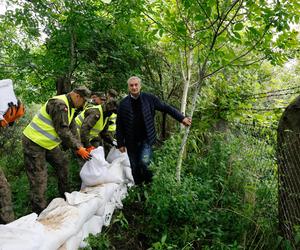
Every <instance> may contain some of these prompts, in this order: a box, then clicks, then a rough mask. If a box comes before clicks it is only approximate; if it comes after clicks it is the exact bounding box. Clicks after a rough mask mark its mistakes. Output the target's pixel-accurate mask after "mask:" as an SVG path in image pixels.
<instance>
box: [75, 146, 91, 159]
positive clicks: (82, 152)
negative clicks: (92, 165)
mask: <svg viewBox="0 0 300 250" xmlns="http://www.w3.org/2000/svg"><path fill="white" fill-rule="evenodd" d="M76 153H77V154H78V155H80V156H81V158H82V159H84V160H86V161H88V160H90V159H91V158H92V156H91V155H90V153H89V152H88V151H87V150H86V149H85V148H84V147H80V148H79V149H77V151H76Z"/></svg>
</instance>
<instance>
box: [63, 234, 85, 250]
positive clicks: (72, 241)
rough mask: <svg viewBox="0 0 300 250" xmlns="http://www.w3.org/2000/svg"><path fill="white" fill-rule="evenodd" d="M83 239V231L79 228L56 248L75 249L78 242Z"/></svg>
mask: <svg viewBox="0 0 300 250" xmlns="http://www.w3.org/2000/svg"><path fill="white" fill-rule="evenodd" d="M82 239H83V231H82V230H80V231H79V232H78V233H77V234H76V235H73V236H72V237H70V238H69V239H67V241H66V242H65V243H64V244H63V245H62V246H60V248H59V249H58V250H75V249H79V246H80V242H81V241H82Z"/></svg>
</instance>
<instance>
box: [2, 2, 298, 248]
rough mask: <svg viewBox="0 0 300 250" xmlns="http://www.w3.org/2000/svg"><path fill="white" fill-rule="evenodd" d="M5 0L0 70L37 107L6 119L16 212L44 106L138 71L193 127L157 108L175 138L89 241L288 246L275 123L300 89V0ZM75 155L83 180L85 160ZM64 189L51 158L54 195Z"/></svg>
mask: <svg viewBox="0 0 300 250" xmlns="http://www.w3.org/2000/svg"><path fill="white" fill-rule="evenodd" d="M108 2H109V1H108ZM5 3H6V5H8V7H9V8H8V9H9V10H8V11H7V12H5V13H4V14H3V15H0V58H1V62H0V79H5V78H11V79H13V81H14V87H15V92H16V94H17V96H18V97H19V98H21V100H22V101H23V102H24V103H25V105H26V116H25V117H23V118H22V119H21V120H20V121H19V122H18V123H16V124H15V125H14V126H12V127H8V128H7V129H1V130H0V166H1V168H2V169H3V170H4V172H5V174H6V177H7V179H8V180H9V182H10V184H11V188H12V193H13V194H12V196H13V202H14V210H15V213H16V215H17V217H21V216H23V215H25V214H28V213H29V212H30V205H29V204H28V188H29V187H28V180H27V178H26V175H25V172H24V169H23V157H22V148H21V141H20V140H21V135H22V130H23V129H24V127H25V126H26V125H27V124H28V123H29V121H30V120H31V119H32V117H33V115H34V113H35V112H36V111H37V110H38V107H39V105H40V104H41V103H43V102H44V101H46V100H47V99H48V98H49V97H51V96H53V95H55V94H56V93H59V92H67V91H69V90H71V88H73V87H74V86H78V85H86V86H88V87H89V88H90V89H92V90H97V91H106V90H107V89H108V88H115V89H116V90H118V91H119V92H120V93H121V95H123V94H125V93H126V91H127V89H126V80H127V78H128V77H129V76H131V75H139V76H140V77H141V78H142V79H143V90H146V91H149V92H151V93H154V94H156V95H158V96H159V97H160V98H161V99H162V100H165V101H167V102H168V103H170V104H172V105H173V106H175V107H180V108H181V111H182V112H183V113H186V114H188V115H192V116H193V125H192V128H191V130H190V131H191V134H190V135H189V137H187V134H188V132H189V130H187V133H186V134H185V135H184V131H181V132H180V134H177V132H178V131H179V129H178V126H177V124H175V123H174V122H173V121H171V119H166V116H165V115H161V116H157V118H156V122H157V131H158V135H159V139H163V140H165V139H166V138H168V137H169V140H167V141H165V142H164V144H163V146H162V147H160V146H161V144H162V143H161V144H160V145H159V146H158V145H157V150H156V151H155V158H154V161H153V164H152V166H151V167H152V169H153V171H154V172H155V178H154V181H153V183H152V184H151V185H150V186H146V187H142V188H133V189H132V190H130V195H129V197H128V198H127V199H126V201H125V204H124V210H123V211H122V212H119V213H117V214H116V215H115V217H114V220H113V223H112V224H113V225H112V227H109V228H106V229H105V230H104V231H103V232H102V233H101V234H100V235H98V236H91V237H90V238H89V239H88V241H89V243H90V245H91V247H93V249H153V250H154V249H186V250H187V249H276V248H277V247H279V246H280V247H283V248H288V247H289V243H288V242H285V241H284V240H283V239H282V238H281V237H280V236H278V235H279V234H278V232H277V183H276V174H277V172H276V162H275V157H274V151H275V146H276V145H275V139H276V134H275V133H274V132H275V130H276V127H277V123H278V120H279V118H280V116H281V114H282V110H283V109H284V108H285V107H286V106H287V105H288V103H289V102H290V101H291V100H292V99H293V98H294V97H295V96H296V95H297V94H299V93H300V88H299V70H300V67H299V62H298V61H297V57H299V35H298V30H299V27H298V26H297V25H299V19H300V13H299V10H300V5H299V1H297V0H291V1H267V0H260V1H256V0H235V1H225V0H219V1H218V0H217V1H211V0H210V1H204V0H182V1H175V0H167V1H160V0H158V1H156V0H153V1H152V0H151V1H148V0H126V1H111V2H110V3H108V4H107V3H105V1H97V0H85V1H83V0H74V1H66V0H51V1H50V0H36V1H25V0H24V1H19V0H7V1H5ZM291 59H293V60H291ZM289 60H290V61H289ZM287 61H289V63H288V64H285V63H286V62H287ZM182 138H186V139H187V140H186V147H184V146H182V145H180V144H181V141H182ZM160 142H162V141H161V140H160ZM184 144H185V143H184ZM179 148H181V149H182V153H183V156H182V159H183V166H182V169H181V172H180V173H179V176H180V177H181V178H180V182H178V178H177V179H176V174H177V172H176V164H177V162H178V161H177V157H178V152H179ZM69 156H70V170H71V186H72V188H73V189H74V190H78V189H79V188H80V180H79V176H78V172H79V169H78V164H77V162H76V158H75V156H74V152H69ZM56 196H58V191H57V187H56V180H55V178H54V171H53V169H52V168H51V167H50V166H49V189H48V190H47V197H48V200H49V201H50V200H51V199H52V198H54V197H56Z"/></svg>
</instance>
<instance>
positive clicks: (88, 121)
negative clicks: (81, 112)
mask: <svg viewBox="0 0 300 250" xmlns="http://www.w3.org/2000/svg"><path fill="white" fill-rule="evenodd" d="M99 119H100V111H99V109H97V108H90V109H88V110H86V111H85V117H84V120H83V122H82V125H81V128H80V139H81V143H82V144H83V146H84V147H89V146H91V143H90V130H91V129H92V128H93V127H94V126H95V124H96V123H97V121H98V120H99ZM104 119H105V118H104ZM104 119H103V120H104ZM107 129H108V123H107V124H106V125H105V127H104V129H103V130H102V131H101V132H100V134H99V135H98V137H101V138H102V139H103V140H104V141H106V142H108V143H110V144H112V140H113V138H111V136H110V134H109V132H108V131H107ZM99 139H100V138H99Z"/></svg>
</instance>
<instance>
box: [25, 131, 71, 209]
mask: <svg viewBox="0 0 300 250" xmlns="http://www.w3.org/2000/svg"><path fill="white" fill-rule="evenodd" d="M22 143H23V151H24V165H25V171H26V174H27V177H28V180H29V185H30V200H31V205H32V210H33V211H34V212H36V213H40V212H41V211H42V210H44V208H45V207H46V206H47V200H46V195H45V193H46V190H47V179H48V174H47V164H46V162H48V163H50V165H51V166H52V167H53V168H54V170H55V174H56V176H57V179H58V191H59V193H60V196H61V197H64V193H65V192H68V191H69V177H68V175H69V170H68V159H67V156H66V155H65V153H64V152H63V151H62V150H61V149H60V147H59V146H58V147H55V148H54V149H52V150H47V149H45V148H43V147H40V146H39V145H37V144H36V143H34V142H33V141H31V140H29V139H28V138H27V137H25V136H23V138H22Z"/></svg>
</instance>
